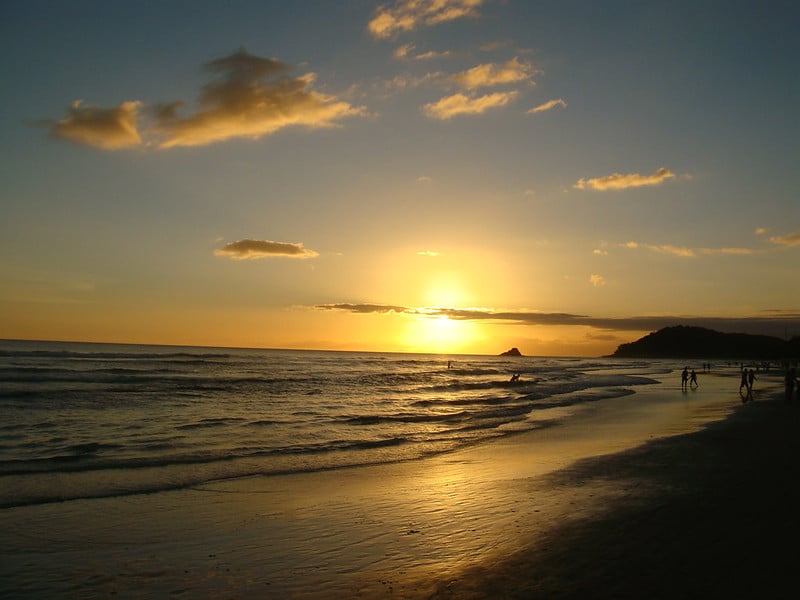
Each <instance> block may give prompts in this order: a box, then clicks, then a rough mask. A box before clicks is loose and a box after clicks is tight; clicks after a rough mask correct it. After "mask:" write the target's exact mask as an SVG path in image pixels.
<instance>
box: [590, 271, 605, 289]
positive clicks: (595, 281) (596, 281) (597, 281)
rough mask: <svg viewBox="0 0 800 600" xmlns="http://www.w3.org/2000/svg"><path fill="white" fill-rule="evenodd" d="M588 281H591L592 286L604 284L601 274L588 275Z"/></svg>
mask: <svg viewBox="0 0 800 600" xmlns="http://www.w3.org/2000/svg"><path fill="white" fill-rule="evenodd" d="M589 283H591V284H592V285H593V286H594V287H602V286H604V285H605V284H606V279H605V277H603V276H602V275H597V274H596V273H592V275H591V276H590V277H589Z"/></svg>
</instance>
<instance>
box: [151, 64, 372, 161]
mask: <svg viewBox="0 0 800 600" xmlns="http://www.w3.org/2000/svg"><path fill="white" fill-rule="evenodd" d="M206 70H207V71H209V72H210V73H214V74H217V75H218V78H217V79H215V80H214V81H211V82H210V83H208V84H206V86H205V87H204V89H203V92H202V94H201V95H200V98H199V100H198V105H199V108H198V110H197V112H195V113H194V114H191V115H189V116H186V117H179V116H178V115H177V109H178V108H179V107H180V106H181V104H180V103H173V104H170V105H164V106H161V107H160V108H159V110H158V111H157V113H156V116H157V122H156V126H155V130H156V131H157V132H158V133H160V134H161V135H162V136H163V140H162V141H161V143H160V146H161V147H162V148H172V147H175V146H203V145H207V144H211V143H214V142H221V141H225V140H229V139H233V138H249V139H258V138H260V137H263V136H265V135H269V134H271V133H274V132H276V131H278V130H280V129H283V128H284V127H289V126H293V125H295V126H296V125H300V126H305V127H311V128H318V127H332V126H334V125H336V124H337V121H338V120H340V119H343V118H345V117H352V116H357V115H363V114H364V107H356V106H352V105H351V104H349V103H348V102H344V101H341V100H338V99H337V98H336V97H334V96H329V95H326V94H322V93H319V92H316V91H313V90H312V89H311V84H312V83H313V81H314V78H315V76H314V75H313V74H306V75H302V76H299V77H291V76H289V75H288V73H289V71H290V67H289V66H287V65H286V64H284V63H282V62H280V61H278V60H275V59H271V58H260V57H258V56H253V55H251V54H248V53H247V52H245V51H244V50H239V51H238V52H235V53H234V54H231V55H230V56H227V57H224V58H221V59H217V60H214V61H211V62H209V63H208V64H206Z"/></svg>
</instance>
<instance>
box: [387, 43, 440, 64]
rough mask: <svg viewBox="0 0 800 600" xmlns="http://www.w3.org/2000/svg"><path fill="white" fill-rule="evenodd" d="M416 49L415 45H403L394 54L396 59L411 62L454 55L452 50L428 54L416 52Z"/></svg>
mask: <svg viewBox="0 0 800 600" xmlns="http://www.w3.org/2000/svg"><path fill="white" fill-rule="evenodd" d="M415 50H416V47H415V46H414V44H403V45H402V46H399V47H398V48H397V49H396V50H395V51H394V52H393V53H392V54H393V56H394V57H395V58H401V59H410V60H419V61H422V60H434V59H440V58H450V57H451V56H453V53H452V52H451V51H450V50H442V51H436V50H428V51H427V52H415Z"/></svg>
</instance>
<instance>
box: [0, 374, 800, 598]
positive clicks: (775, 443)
mask: <svg viewBox="0 0 800 600" xmlns="http://www.w3.org/2000/svg"><path fill="white" fill-rule="evenodd" d="M770 379H771V381H770ZM700 382H701V385H700V388H698V389H697V390H693V391H690V392H682V391H681V390H680V386H679V385H678V384H677V383H676V378H675V376H674V375H671V376H668V377H667V378H666V380H665V382H664V383H663V384H659V385H655V386H645V387H644V388H641V389H639V390H638V391H637V393H636V394H632V395H629V396H624V397H620V398H618V399H613V400H603V401H602V402H597V403H591V402H590V403H586V404H584V405H582V407H581V408H580V409H579V412H578V413H576V414H572V415H571V416H570V417H569V418H567V419H564V420H562V421H560V422H559V424H558V425H557V426H553V427H543V428H542V429H540V430H538V431H534V432H532V433H530V434H524V435H519V436H511V437H510V438H504V439H503V440H501V441H499V442H497V443H491V444H482V445H480V446H475V447H473V448H468V449H465V450H462V451H459V452H454V453H452V454H447V455H440V456H436V457H431V458H429V459H425V460H422V461H414V462H410V463H401V464H393V465H392V464H389V465H382V466H378V467H367V468H357V469H345V470H342V471H338V472H337V471H333V472H322V473H314V474H307V475H295V476H287V477H267V478H258V477H255V478H249V479H244V480H232V481H222V482H216V483H212V484H207V485H204V486H201V487H198V488H193V489H186V490H178V491H174V492H164V493H159V494H150V495H138V496H136V495H134V496H123V497H117V498H106V499H96V500H81V501H72V502H65V503H61V504H58V503H56V504H49V505H42V506H30V507H19V508H15V509H7V510H2V511H0V542H2V543H0V598H37V599H38V598H47V599H50V598H297V599H318V598H325V599H328V598H414V599H416V598H434V599H448V598H458V599H472V598H707V597H713V598H724V597H734V598H739V597H749V598H782V597H785V598H789V597H792V598H794V597H796V577H797V573H798V572H800V569H798V565H797V563H798V549H797V546H798V543H800V538H798V536H799V535H800V489H798V488H800V486H799V485H798V482H797V478H798V474H800V469H798V467H797V461H798V460H800V436H798V430H799V429H800V405H798V404H786V403H785V402H784V401H783V399H782V398H781V397H780V395H779V390H780V379H779V377H777V376H775V377H771V378H770V377H762V378H761V379H760V381H759V386H761V387H759V390H758V392H757V394H756V401H754V402H750V403H747V404H744V405H743V404H741V402H740V401H739V398H738V396H737V394H736V390H737V388H738V379H737V377H736V374H735V373H728V374H720V375H715V376H703V377H701V380H700ZM767 386H769V387H767ZM731 411H733V412H732V413H731ZM729 413H730V414H729ZM725 415H728V416H727V417H726V416H725ZM708 421H713V422H712V423H711V424H710V425H708V426H707V427H705V428H702V424H704V423H706V422H708ZM687 432H689V433H687Z"/></svg>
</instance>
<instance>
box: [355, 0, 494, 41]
mask: <svg viewBox="0 0 800 600" xmlns="http://www.w3.org/2000/svg"><path fill="white" fill-rule="evenodd" d="M483 3H484V0H398V1H396V2H394V3H392V4H390V5H384V6H380V7H378V8H377V9H376V10H375V13H374V16H373V17H372V19H371V20H370V22H369V23H368V25H367V29H368V31H369V32H370V33H371V34H372V35H373V36H374V37H376V38H389V37H392V36H393V35H395V34H397V33H401V32H403V31H411V30H413V29H417V28H418V27H422V26H430V25H437V24H439V23H445V22H447V21H454V20H456V19H461V18H463V17H476V16H478V15H479V13H478V7H479V6H481V5H482V4H483Z"/></svg>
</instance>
